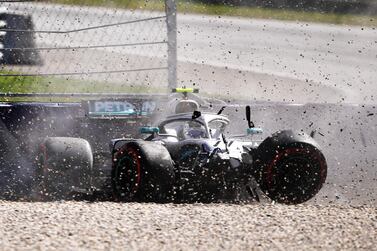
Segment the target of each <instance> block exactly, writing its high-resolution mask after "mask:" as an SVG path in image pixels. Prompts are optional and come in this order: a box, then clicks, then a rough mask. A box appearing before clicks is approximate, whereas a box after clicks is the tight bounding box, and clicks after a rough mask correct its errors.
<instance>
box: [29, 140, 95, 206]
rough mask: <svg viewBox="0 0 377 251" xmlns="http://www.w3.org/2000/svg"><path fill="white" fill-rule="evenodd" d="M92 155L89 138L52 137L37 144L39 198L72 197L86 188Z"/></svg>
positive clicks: (37, 191) (89, 175) (61, 198)
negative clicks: (87, 139) (38, 147)
mask: <svg viewBox="0 0 377 251" xmlns="http://www.w3.org/2000/svg"><path fill="white" fill-rule="evenodd" d="M92 167H93V154H92V150H91V147H90V144H89V142H88V141H86V140H84V139H80V138H69V137H51V138H46V139H45V140H44V141H43V142H42V144H41V145H40V149H39V154H38V157H37V170H36V174H37V175H36V176H37V184H36V189H35V190H36V191H35V192H36V196H37V198H38V199H41V200H66V199H74V198H75V195H76V194H77V193H79V192H84V191H89V190H90V187H91V178H92V177H91V176H92Z"/></svg>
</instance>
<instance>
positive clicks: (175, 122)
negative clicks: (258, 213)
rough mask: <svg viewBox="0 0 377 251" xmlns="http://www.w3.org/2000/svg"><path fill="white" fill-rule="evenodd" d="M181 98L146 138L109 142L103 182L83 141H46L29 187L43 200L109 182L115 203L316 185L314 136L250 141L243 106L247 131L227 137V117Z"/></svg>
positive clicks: (309, 191)
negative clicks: (108, 168) (107, 160)
mask: <svg viewBox="0 0 377 251" xmlns="http://www.w3.org/2000/svg"><path fill="white" fill-rule="evenodd" d="M184 96H185V98H183V99H182V100H180V101H179V102H177V104H176V112H177V113H176V114H174V115H171V116H168V117H166V118H165V119H164V120H162V121H160V122H159V123H158V124H157V126H156V127H150V126H148V127H141V128H140V132H141V133H142V134H144V135H146V137H144V138H140V139H132V138H119V139H113V140H111V143H110V150H109V151H110V152H109V154H111V163H110V162H108V163H104V164H103V165H108V166H109V167H110V168H111V174H109V176H110V177H108V178H107V179H106V178H103V179H102V180H101V179H98V177H106V175H103V173H101V172H103V171H101V170H104V169H98V168H94V164H93V162H94V161H93V159H95V158H96V156H95V154H93V152H92V147H91V144H90V143H89V142H88V141H87V140H85V139H82V138H74V137H48V138H46V139H45V140H44V141H43V143H42V144H41V145H40V149H39V152H38V157H37V162H38V168H37V174H38V175H37V177H38V179H37V182H36V186H35V190H38V191H39V192H38V194H40V195H43V196H44V198H55V199H56V198H63V199H64V198H68V197H69V196H71V195H72V194H73V192H75V193H84V194H89V193H96V191H97V190H101V189H99V188H100V187H102V188H103V187H108V189H107V195H106V196H108V197H111V198H113V199H115V200H117V201H154V202H172V201H174V202H211V201H222V200H228V199H230V200H233V199H236V198H237V196H238V194H239V192H240V191H241V190H243V191H247V193H248V194H249V195H250V196H251V197H253V198H257V193H256V192H255V191H256V189H259V190H261V191H262V192H264V193H265V195H266V196H267V197H269V198H271V199H272V200H274V201H277V202H280V203H286V204H297V203H302V202H305V201H307V200H309V199H311V198H312V197H313V196H314V195H315V194H317V192H318V191H319V190H320V189H321V187H322V185H323V183H324V182H325V179H326V174H327V164H326V161H325V158H324V156H323V154H322V153H321V151H320V149H319V146H318V145H317V143H316V142H315V141H314V139H313V138H311V137H310V136H308V135H305V134H302V133H301V134H298V133H294V132H292V131H280V132H277V133H275V134H273V135H272V136H270V137H268V138H266V139H265V140H263V141H257V140H253V136H254V135H255V134H260V133H262V129H260V128H256V127H255V126H254V124H253V122H252V121H251V118H250V107H249V106H246V120H247V123H248V126H247V128H246V133H245V135H237V136H233V137H226V136H225V129H226V127H227V126H228V124H229V122H230V121H229V119H228V118H227V117H226V116H223V115H221V113H222V110H223V109H221V110H220V111H219V112H218V113H217V114H216V113H206V112H200V111H198V108H199V107H198V105H197V102H196V101H194V100H188V99H187V96H186V95H184ZM96 165H97V166H98V163H97V164H96ZM105 184H107V185H105ZM255 184H256V185H255ZM102 190H106V189H102ZM105 194H106V192H105Z"/></svg>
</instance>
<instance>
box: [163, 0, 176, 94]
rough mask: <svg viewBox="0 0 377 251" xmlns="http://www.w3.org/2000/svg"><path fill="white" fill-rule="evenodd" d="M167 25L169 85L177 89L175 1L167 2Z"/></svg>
mask: <svg viewBox="0 0 377 251" xmlns="http://www.w3.org/2000/svg"><path fill="white" fill-rule="evenodd" d="M165 11H166V24H167V32H168V68H169V70H168V71H169V73H168V74H169V75H168V85H169V88H170V89H172V88H176V87H177V5H176V3H175V0H165Z"/></svg>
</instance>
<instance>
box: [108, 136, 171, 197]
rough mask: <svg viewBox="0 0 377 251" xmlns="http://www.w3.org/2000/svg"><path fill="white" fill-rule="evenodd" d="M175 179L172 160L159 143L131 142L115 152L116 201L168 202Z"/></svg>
mask: <svg viewBox="0 0 377 251" xmlns="http://www.w3.org/2000/svg"><path fill="white" fill-rule="evenodd" d="M174 183H175V173H174V166H173V161H172V159H171V157H170V154H169V152H168V150H167V149H166V148H165V147H164V146H162V145H161V144H159V143H155V142H144V141H134V142H129V143H126V144H124V145H123V146H122V147H121V148H120V149H118V150H117V151H116V152H115V153H114V155H113V168H112V187H113V195H114V199H115V200H117V201H155V202H169V201H172V200H173V190H174Z"/></svg>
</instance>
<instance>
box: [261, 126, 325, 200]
mask: <svg viewBox="0 0 377 251" xmlns="http://www.w3.org/2000/svg"><path fill="white" fill-rule="evenodd" d="M254 170H255V174H254V176H255V178H256V181H257V182H258V183H259V186H260V188H261V190H262V191H263V192H264V193H266V195H267V196H268V197H269V198H271V199H272V200H274V201H277V202H279V203H284V204H299V203H303V202H305V201H307V200H309V199H311V198H312V197H314V195H316V194H317V193H318V191H319V190H320V189H321V188H322V185H323V184H324V182H325V180H326V175H327V164H326V160H325V157H324V156H323V154H322V152H321V151H320V150H319V147H318V145H317V143H316V142H315V141H314V139H312V138H310V137H309V136H307V135H305V134H300V135H299V134H295V133H293V132H292V131H281V132H278V133H276V134H274V135H272V136H271V137H268V138H267V139H265V140H264V141H263V142H262V144H261V145H260V146H259V147H258V149H257V153H256V155H255V157H254Z"/></svg>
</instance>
